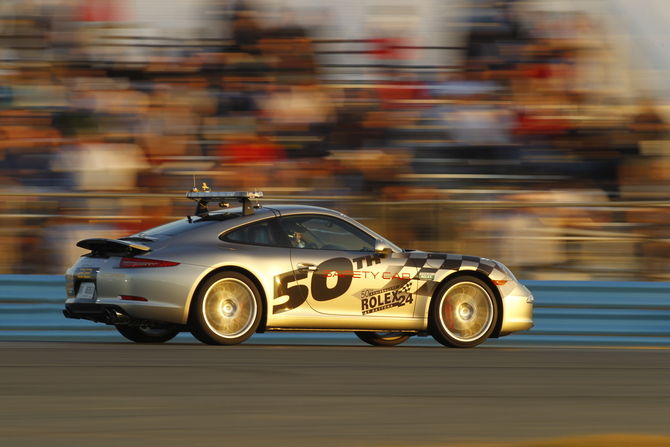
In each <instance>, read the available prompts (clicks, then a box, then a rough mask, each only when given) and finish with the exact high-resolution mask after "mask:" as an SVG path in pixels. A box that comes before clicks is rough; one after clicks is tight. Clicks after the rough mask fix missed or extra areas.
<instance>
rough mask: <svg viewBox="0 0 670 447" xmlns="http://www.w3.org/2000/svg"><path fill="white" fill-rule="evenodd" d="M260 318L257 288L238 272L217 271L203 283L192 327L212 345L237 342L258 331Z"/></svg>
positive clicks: (196, 334)
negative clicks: (217, 272)
mask: <svg viewBox="0 0 670 447" xmlns="http://www.w3.org/2000/svg"><path fill="white" fill-rule="evenodd" d="M260 319H261V300H260V294H259V293H258V289H257V288H256V286H255V285H254V283H253V282H252V281H251V280H250V279H249V278H247V277H246V276H244V275H242V274H240V273H236V272H224V273H219V274H217V275H214V276H213V277H211V278H210V279H208V280H207V281H206V282H205V283H204V284H203V285H202V287H200V289H199V292H198V295H197V296H196V298H195V301H194V303H193V307H192V308H191V315H190V317H189V329H190V330H191V333H192V334H193V336H194V337H195V338H197V339H198V340H200V341H201V342H203V343H207V344H210V345H236V344H238V343H242V342H243V341H245V340H246V339H248V338H249V337H251V335H252V334H253V333H254V332H256V329H258V325H259V323H260Z"/></svg>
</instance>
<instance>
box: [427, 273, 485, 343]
mask: <svg viewBox="0 0 670 447" xmlns="http://www.w3.org/2000/svg"><path fill="white" fill-rule="evenodd" d="M497 319H498V302H497V300H496V298H495V295H494V294H493V292H492V291H491V288H490V287H489V286H488V285H487V284H486V283H485V282H484V281H482V280H480V279H478V278H475V277H474V276H459V277H457V278H454V279H452V280H451V281H448V282H447V283H445V284H444V285H443V286H442V287H440V288H439V290H438V291H437V293H436V294H435V295H434V296H433V300H432V302H431V309H430V321H429V323H430V328H431V335H432V336H433V338H435V340H437V341H438V342H439V343H441V344H443V345H445V346H448V347H450V348H472V347H474V346H477V345H478V344H480V343H482V342H484V341H485V340H486V339H487V338H489V336H490V335H491V333H492V332H493V329H494V328H495V324H496V321H497Z"/></svg>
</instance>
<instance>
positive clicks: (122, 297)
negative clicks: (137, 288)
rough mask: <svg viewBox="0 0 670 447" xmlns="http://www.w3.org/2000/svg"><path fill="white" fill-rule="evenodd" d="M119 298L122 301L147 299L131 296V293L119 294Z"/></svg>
mask: <svg viewBox="0 0 670 447" xmlns="http://www.w3.org/2000/svg"><path fill="white" fill-rule="evenodd" d="M121 299H122V300H124V301H149V300H148V299H146V298H144V297H141V296H132V295H121Z"/></svg>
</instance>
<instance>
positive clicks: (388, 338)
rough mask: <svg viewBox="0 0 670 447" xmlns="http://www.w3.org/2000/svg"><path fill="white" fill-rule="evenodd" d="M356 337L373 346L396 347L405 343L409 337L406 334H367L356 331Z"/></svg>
mask: <svg viewBox="0 0 670 447" xmlns="http://www.w3.org/2000/svg"><path fill="white" fill-rule="evenodd" d="M355 334H356V336H357V337H358V338H360V339H361V340H363V341H364V342H365V343H367V344H369V345H372V346H395V345H399V344H400V343H404V342H406V341H407V340H408V339H409V337H410V336H409V335H407V334H405V333H404V332H366V331H356V332H355Z"/></svg>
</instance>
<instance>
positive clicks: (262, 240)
mask: <svg viewBox="0 0 670 447" xmlns="http://www.w3.org/2000/svg"><path fill="white" fill-rule="evenodd" d="M221 239H223V240H225V241H229V242H238V243H240V244H253V245H280V244H278V243H277V239H276V237H275V234H274V232H273V231H272V226H271V225H270V222H269V221H264V222H259V223H255V224H251V225H247V226H246V227H242V228H238V229H237V230H234V231H231V232H230V233H227V234H225V235H224V236H222V238H221Z"/></svg>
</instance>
